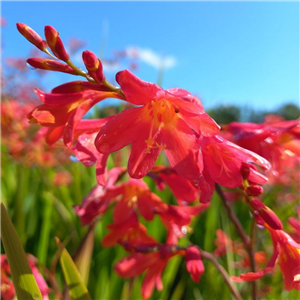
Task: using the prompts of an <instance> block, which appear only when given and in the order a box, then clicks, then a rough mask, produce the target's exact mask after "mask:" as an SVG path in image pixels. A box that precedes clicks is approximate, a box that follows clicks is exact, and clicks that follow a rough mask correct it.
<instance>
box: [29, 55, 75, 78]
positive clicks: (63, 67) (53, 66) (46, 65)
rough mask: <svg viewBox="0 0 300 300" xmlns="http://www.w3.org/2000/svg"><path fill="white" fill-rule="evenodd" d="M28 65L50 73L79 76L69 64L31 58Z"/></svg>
mask: <svg viewBox="0 0 300 300" xmlns="http://www.w3.org/2000/svg"><path fill="white" fill-rule="evenodd" d="M27 63H28V64H29V65H31V66H32V67H34V68H37V69H42V70H50V71H58V72H63V73H69V74H73V75H77V73H76V72H75V71H74V70H73V69H72V68H71V67H70V66H68V65H67V64H64V63H61V62H59V61H55V60H52V59H47V58H29V59H28V60H27Z"/></svg>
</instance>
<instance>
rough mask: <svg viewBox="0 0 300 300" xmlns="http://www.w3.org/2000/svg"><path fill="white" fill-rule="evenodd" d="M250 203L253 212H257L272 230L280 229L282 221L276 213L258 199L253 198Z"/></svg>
mask: <svg viewBox="0 0 300 300" xmlns="http://www.w3.org/2000/svg"><path fill="white" fill-rule="evenodd" d="M250 205H251V206H252V208H253V209H254V210H255V212H254V213H256V214H258V215H259V216H260V217H261V219H262V220H263V221H264V222H266V223H267V224H268V225H269V226H270V227H271V228H272V229H274V230H282V228H283V227H282V223H281V221H280V220H279V218H278V217H277V215H276V214H275V213H274V212H273V211H272V210H271V209H270V208H269V207H267V206H265V205H264V204H263V203H261V202H260V201H259V200H253V201H251V202H250Z"/></svg>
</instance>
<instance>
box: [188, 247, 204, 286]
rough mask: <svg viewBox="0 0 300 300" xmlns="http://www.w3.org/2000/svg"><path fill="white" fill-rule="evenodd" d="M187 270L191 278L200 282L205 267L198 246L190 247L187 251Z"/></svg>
mask: <svg viewBox="0 0 300 300" xmlns="http://www.w3.org/2000/svg"><path fill="white" fill-rule="evenodd" d="M185 260H186V269H187V271H188V272H189V273H190V275H191V278H192V279H193V280H194V281H195V282H198V281H199V280H200V277H201V275H202V273H203V272H204V266H203V263H202V260H201V257H200V251H199V249H198V248H197V247H196V246H190V247H188V248H187V249H186V254H185Z"/></svg>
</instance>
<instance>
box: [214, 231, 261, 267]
mask: <svg viewBox="0 0 300 300" xmlns="http://www.w3.org/2000/svg"><path fill="white" fill-rule="evenodd" d="M215 245H216V247H217V248H216V249H215V250H214V252H213V254H214V255H215V256H216V257H219V256H223V255H225V254H226V253H235V254H236V255H238V256H239V257H240V258H241V259H240V260H239V261H235V262H233V265H234V266H235V267H236V268H242V269H245V268H248V267H250V258H249V254H248V252H247V250H246V245H245V244H244V243H242V242H239V241H235V240H234V241H233V240H232V239H231V238H230V237H228V236H227V234H226V233H225V232H224V231H223V230H221V229H217V230H216V239H215ZM266 256H267V255H266V253H265V252H264V251H257V252H255V253H254V261H255V263H256V265H257V266H259V267H260V266H262V265H263V264H264V263H265V262H266V259H267V257H266Z"/></svg>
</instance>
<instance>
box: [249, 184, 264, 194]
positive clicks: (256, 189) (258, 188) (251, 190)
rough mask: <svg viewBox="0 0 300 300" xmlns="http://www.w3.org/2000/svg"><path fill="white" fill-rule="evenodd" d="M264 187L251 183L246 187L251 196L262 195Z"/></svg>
mask: <svg viewBox="0 0 300 300" xmlns="http://www.w3.org/2000/svg"><path fill="white" fill-rule="evenodd" d="M263 191H264V189H263V188H262V187H261V186H260V185H251V186H248V187H247V189H246V194H247V195H249V196H258V195H260V194H261V193H262V192H263Z"/></svg>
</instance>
